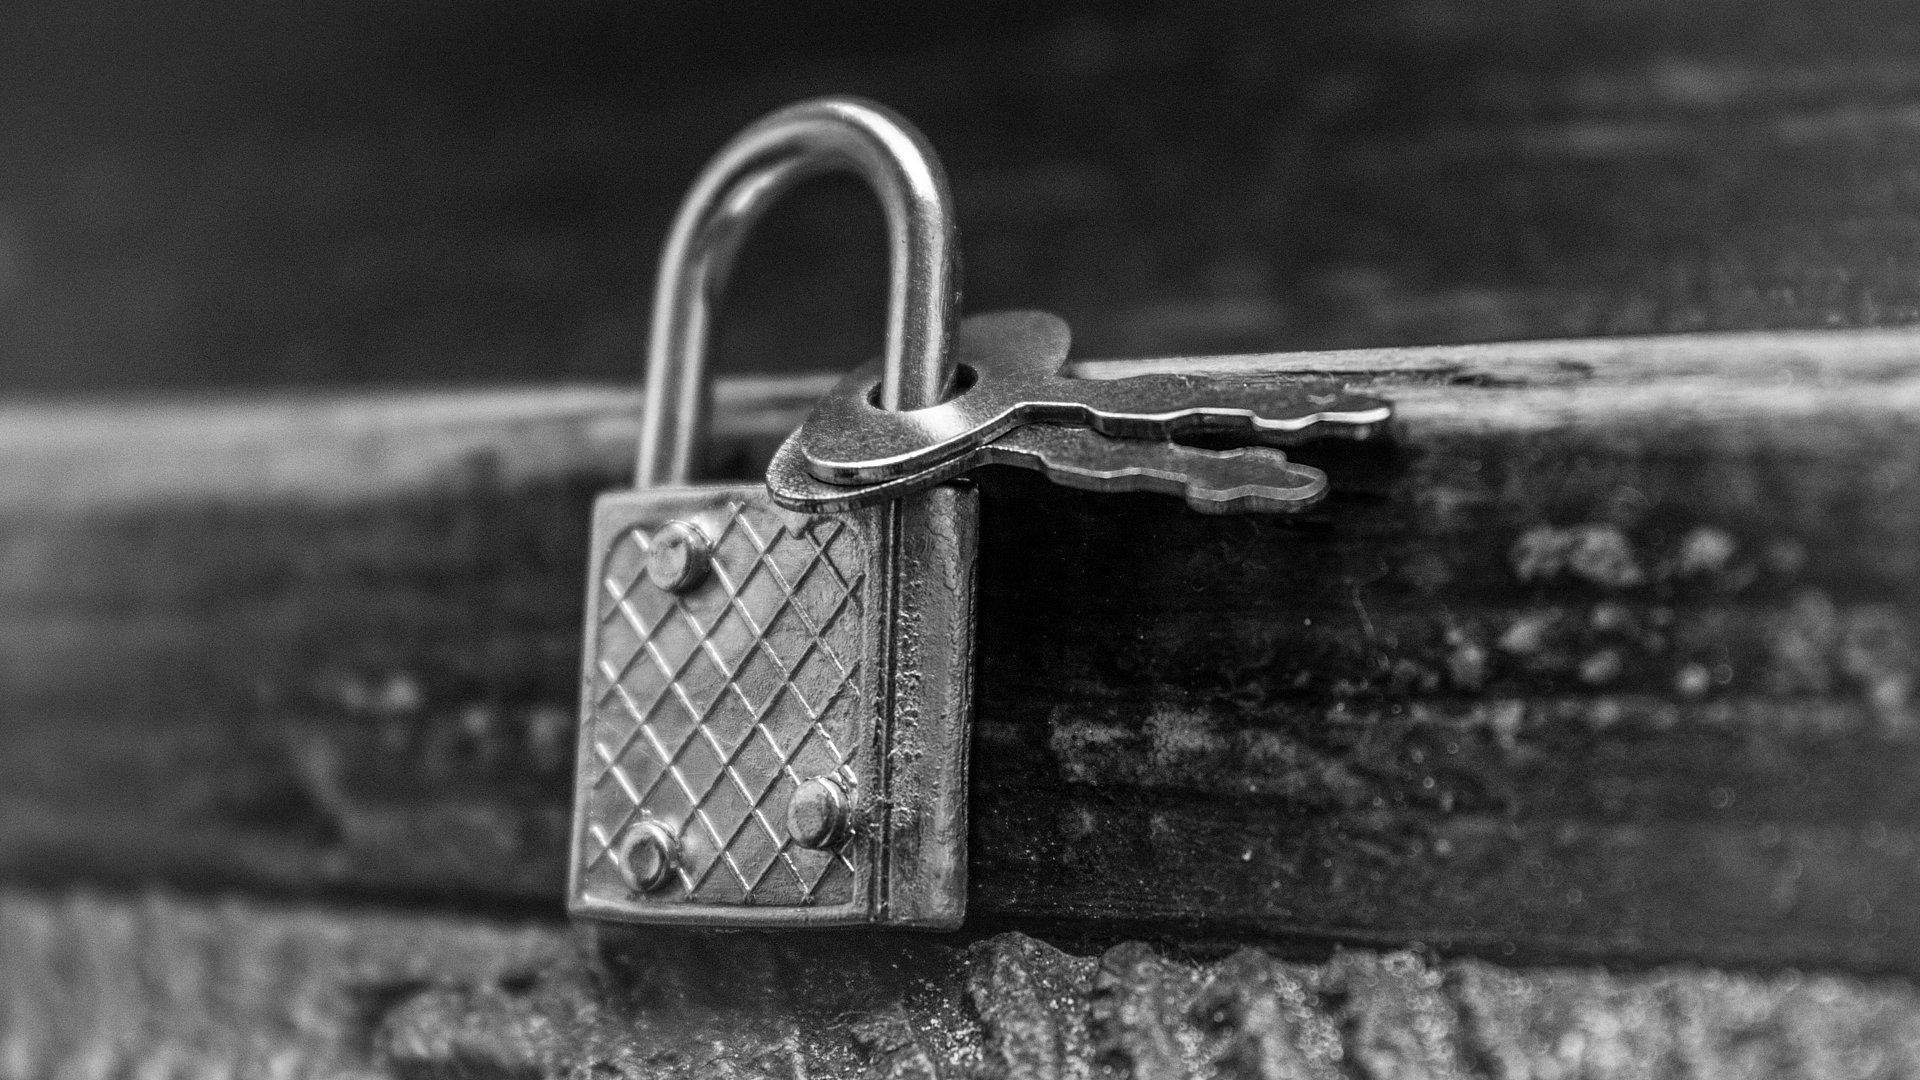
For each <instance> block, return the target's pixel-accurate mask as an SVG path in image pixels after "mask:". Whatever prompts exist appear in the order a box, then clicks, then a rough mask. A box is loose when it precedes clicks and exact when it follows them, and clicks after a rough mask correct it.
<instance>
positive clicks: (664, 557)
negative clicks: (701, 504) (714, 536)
mask: <svg viewBox="0 0 1920 1080" xmlns="http://www.w3.org/2000/svg"><path fill="white" fill-rule="evenodd" d="M712 563H713V544H712V542H711V541H709V540H708V539H707V534H706V533H703V532H701V531H700V528H699V526H697V525H694V524H693V523H691V522H686V521H669V522H667V523H666V524H665V525H663V526H661V527H660V531H659V532H657V533H654V534H653V543H652V546H651V547H650V548H649V549H648V550H647V577H649V578H651V579H652V580H653V583H654V584H655V585H658V586H660V587H661V588H663V589H665V590H667V591H668V592H686V591H687V590H688V589H691V588H693V587H694V586H695V585H698V584H700V583H701V582H702V581H704V580H706V577H707V568H708V567H709V566H711V565H712Z"/></svg>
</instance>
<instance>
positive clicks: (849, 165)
mask: <svg viewBox="0 0 1920 1080" xmlns="http://www.w3.org/2000/svg"><path fill="white" fill-rule="evenodd" d="M840 169H848V170H851V171H853V172H855V173H857V174H859V175H860V176H861V177H862V178H863V179H865V180H866V181H867V183H868V184H869V185H871V186H872V187H873V189H874V191H875V193H876V194H877V195H879V197H880V205H881V208H882V209H883V210H884V211H885V212H886V219H887V235H888V240H889V244H888V247H889V250H890V256H891V264H892V265H891V275H892V283H891V287H890V288H889V290H888V296H887V338H886V342H887V343H886V354H885V368H884V376H883V378H882V381H881V384H880V403H881V405H882V406H883V407H885V408H888V409H917V408H924V407H926V406H928V405H935V404H938V403H939V402H940V400H941V399H942V398H943V397H944V396H945V394H946V391H947V388H948V386H949V385H950V384H951V382H952V380H953V371H954V367H953V354H952V349H951V344H952V339H953V324H954V322H955V318H954V313H955V311H956V309H957V308H958V307H959V306H960V304H959V287H960V285H959V281H960V274H959V265H958V257H959V244H958V242H957V240H956V238H955V231H956V230H955V225H954V215H953V200H952V196H951V195H949V194H948V191H947V177H946V173H945V171H944V170H942V169H941V167H940V161H939V159H938V158H937V157H935V156H934V152H933V148H932V147H931V146H929V145H928V144H927V141H926V138H925V136H923V135H921V134H920V132H919V131H917V130H915V129H914V127H913V125H911V124H909V123H907V121H906V120H905V119H903V118H901V117H900V116H899V115H898V114H897V113H895V112H893V111H892V110H891V109H888V108H886V107H885V106H883V105H878V104H875V103H873V102H870V101H864V100H861V99H859V98H850V97H827V98H816V99H813V100H810V101H803V102H800V103H798V104H795V105H789V106H787V107H786V108H784V109H780V110H779V111H777V112H774V113H771V114H769V115H767V116H765V117H762V118H761V119H760V120H758V121H756V122H755V123H754V124H752V125H751V126H750V127H748V128H747V129H746V130H744V131H742V132H741V133H740V134H739V135H737V136H735V137H734V139H733V141H732V142H729V143H728V144H727V145H726V146H724V147H722V148H721V150H720V152H719V153H718V154H716V155H714V158H713V160H712V161H711V162H709V163H708V164H707V167H706V169H705V171H703V172H702V173H701V174H700V177H699V179H698V180H697V181H695V183H694V185H693V189H692V190H691V191H689V192H688V193H687V197H686V200H685V201H684V202H682V203H681V204H680V212H679V214H678V216H676V217H675V219H674V222H673V230H672V231H671V232H670V233H668V235H667V243H666V247H665V248H664V249H663V250H662V251H661V253H660V273H659V278H658V280H657V281H656V282H655V284H654V292H653V327H652V331H651V334H650V337H649V338H648V343H647V393H646V405H645V409H644V411H643V413H642V418H641V427H640V460H639V465H638V468H637V472H636V475H635V477H634V481H635V485H636V486H638V487H643V488H645V487H657V486H661V485H666V484H684V483H686V482H688V480H689V479H691V477H692V476H693V474H694V471H695V463H696V461H697V460H698V457H699V454H700V452H701V446H702V444H703V443H704V441H705V438H704V437H705V434H706V430H705V429H706V426H707V416H708V411H709V410H708V406H709V402H710V399H711V394H710V388H709V385H708V379H707V353H708V346H709V343H710V341H711V337H712V330H713V326H712V323H713V316H714V313H715V311H716V310H717V309H718V308H719V301H720V297H721V295H722V292H723V290H724V289H725V287H726V283H727V277H728V273H729V271H731V270H732V268H733V261H734V257H735V256H736V255H738V254H739V252H740V247H741V244H742V242H743V241H744V240H745V239H746V237H747V234H748V232H749V231H750V230H751V229H752V228H753V225H754V223H755V222H757V221H758V220H759V218H760V215H761V214H763V213H765V212H766V210H767V208H768V207H769V206H770V205H772V203H773V202H774V200H775V199H777V198H778V197H779V196H780V195H781V194H782V193H784V192H785V191H786V190H787V189H788V188H790V187H792V186H793V185H794V184H796V183H798V182H800V181H801V180H804V179H806V178H807V177H810V176H814V175H817V174H819V173H823V172H830V171H835V170H840Z"/></svg>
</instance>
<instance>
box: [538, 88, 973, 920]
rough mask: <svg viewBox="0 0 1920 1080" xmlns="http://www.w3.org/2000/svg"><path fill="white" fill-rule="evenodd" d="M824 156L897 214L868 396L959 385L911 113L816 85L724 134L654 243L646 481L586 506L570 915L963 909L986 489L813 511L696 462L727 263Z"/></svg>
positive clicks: (723, 916)
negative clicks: (880, 347) (882, 335)
mask: <svg viewBox="0 0 1920 1080" xmlns="http://www.w3.org/2000/svg"><path fill="white" fill-rule="evenodd" d="M836 168H850V169H852V170H853V171H854V172H856V173H858V174H859V175H860V176H862V177H863V178H864V179H866V180H867V181H868V182H869V183H870V184H871V185H872V186H873V187H874V189H875V190H876V192H877V193H878V194H879V196H880V201H881V205H882V207H883V209H884V210H885V213H886V219H887V223H888V232H889V237H890V240H891V250H892V285H891V290H890V297H889V304H888V322H887V347H886V355H885V359H884V363H883V369H884V370H883V375H882V379H881V395H880V400H881V403H882V404H883V405H885V406H886V407H889V408H895V409H899V408H919V407H924V406H928V405H932V404H936V403H937V402H938V401H939V400H940V398H941V396H942V394H943V392H944V391H945V389H946V387H947V386H948V385H949V384H950V383H951V382H952V376H953V370H954V368H953V360H952V357H951V355H950V340H951V337H952V322H953V310H954V308H955V307H956V306H957V303H958V299H957V296H956V289H955V282H956V279H957V274H956V272H955V256H954V252H955V250H956V245H955V241H954V236H953V214H952V208H951V205H950V200H949V197H948V195H947V190H946V181H945V178H944V176H943V174H942V173H941V170H940V167H939V164H938V162H937V161H935V160H934V158H933V155H932V152H931V151H930V150H929V149H928V148H927V146H926V144H925V141H924V140H923V139H922V138H921V137H920V135H919V134H918V133H917V132H915V131H914V130H913V129H912V128H911V127H909V126H908V125H907V124H906V123H905V122H904V121H902V120H901V119H900V118H899V117H897V116H895V115H894V114H892V113H891V112H888V111H887V110H885V109H883V108H880V107H879V106H876V105H872V104H870V103H867V102H862V101H857V100H850V99H825V100H820V101H813V102H806V103H803V104H801V105H797V106H793V107H791V108H788V109H783V110H781V111H779V112H777V113H774V114H773V115H771V116H768V117H767V118H765V119H763V120H761V121H760V122H758V123H756V124H754V125H753V126H752V127H750V128H748V129H747V130H746V131H745V132H743V133H741V135H739V136H738V137H736V138H735V139H734V140H733V141H732V142H731V143H729V144H728V145H727V146H726V147H725V148H723V149H722V150H721V151H720V153H719V154H718V155H717V156H716V157H715V158H714V160H713V162H712V163H711V164H710V165H709V166H708V168H707V170H706V171H705V172H704V173H703V174H702V175H701V177H700V179H699V180H698V181H697V182H696V183H695V185H694V187H693V189H692V191H691V192H690V193H689V195H688V196H687V199H686V201H685V202H684V203H683V204H682V206H681V209H680V212H679V215H678V217H677V218H676V219H675V223H674V226H673V229H672V232H671V233H670V235H669V238H668V241H667V244H666V248H665V250H664V252H663V254H662V256H661V264H660V277H659V282H658V284H657V286H656V289H655V293H654V322H653V327H652V332H651V337H650V340H649V358H648V368H647V370H648V376H647V382H648V385H647V396H646V407H645V410H644V414H643V417H642V424H641V440H640V452H639V459H638V467H637V476H636V483H635V487H634V489H633V490H630V491H615V492H608V493H606V494H604V495H602V496H601V497H600V499H599V500H598V501H597V502H596V504H595V507H594V523H593V541H592V543H593V550H592V563H591V572H590V575H589V580H588V597H587V620H586V624H587V625H586V649H585V656H584V665H583V672H582V676H583V677H582V704H581V729H580V749H579V758H578V766H577V769H576V773H575V805H574V832H573V840H572V852H571V870H570V873H569V884H568V903H569V907H570V908H571V910H573V911H574V912H575V913H577V914H583V915H592V916H597V917H601V918H611V919H622V920H630V921H642V922H678V923H691V924H704V925H728V926H781V925H818V924H831V923H887V924H893V925H902V926H916V927H925V928H943V927H952V926H955V925H958V923H959V922H960V919H961V916H962V914H963V912H964V909H965V901H966V836H967V828H966V783H967V769H966V764H967V738H968V722H969V707H970V697H971V689H972V688H971V682H972V649H973V573H974V549H975V539H976V522H977V517H978V509H977V507H978V503H977V500H976V498H975V495H974V493H973V491H972V490H971V489H970V488H964V487H957V486H951V485H949V486H945V487H937V488H933V489H931V490H928V491H925V492H922V493H919V494H915V495H913V496H911V497H909V498H905V499H900V500H896V501H893V502H889V503H887V504H886V505H884V506H874V507H871V508H865V509H861V510H858V511H855V512H852V513H847V514H839V515H833V516H807V515H803V514H795V513H793V512H790V511H786V510H782V509H780V508H779V507H778V506H776V505H775V504H774V503H773V501H772V499H771V497H770V496H769V494H768V492H767V489H766V486H765V484H763V483H760V482H754V483H752V484H737V483H736V484H703V485H693V484H690V483H689V480H690V479H691V478H692V477H693V476H694V475H695V474H696V473H697V471H698V470H697V464H698V460H699V456H700V451H701V444H702V435H703V433H704V429H705V427H706V417H707V402H708V387H707V378H706V353H707V345H708V341H709V339H710V337H711V332H712V315H713V311H714V307H715V305H717V303H718V301H719V293H720V287H721V285H722V284H723V283H724V281H725V279H726V276H727V271H728V269H729V267H730V266H731V264H732V261H733V258H734V256H735V254H736V253H737V252H738V250H739V248H740V245H741V243H742V242H743V241H744V239H745V238H746V234H747V232H748V231H749V230H750V229H751V227H752V225H753V223H754V222H755V221H756V220H757V219H758V218H759V216H760V214H761V213H762V212H763V211H764V210H765V209H766V208H767V206H768V205H769V204H770V203H771V202H772V201H773V199H774V198H775V197H776V196H777V195H779V194H780V193H781V192H783V191H785V190H786V189H787V188H788V187H789V186H791V185H792V184H794V183H795V182H797V181H799V180H801V179H803V178H805V177H808V176H811V175H814V174H816V173H819V172H822V171H825V170H828V169H836ZM908 672H910V673H911V674H912V677H911V678H905V677H900V678H896V673H908ZM856 793H857V797H856ZM856 803H859V804H865V805H870V806H871V807H872V808H873V809H874V811H875V812H874V813H871V814H869V813H867V812H866V810H864V809H861V807H860V806H857V805H856ZM856 816H858V817H859V819H860V820H861V821H863V822H864V821H874V822H880V823H883V824H882V825H880V826H879V827H872V828H868V827H860V828H855V827H854V820H855V817H856Z"/></svg>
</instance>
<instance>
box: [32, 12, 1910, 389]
mask: <svg viewBox="0 0 1920 1080" xmlns="http://www.w3.org/2000/svg"><path fill="white" fill-rule="evenodd" d="M8 12H9V13H8V14H7V15H6V16H5V17H4V24H0V25H4V27H5V28H4V32H0V101H4V102H5V105H4V108H3V109H0V390H5V391H11V392H20V391H30V392H34V393H37V394H42V393H58V394H68V393H74V392H100V391H112V392H128V391H139V392H144V391H149V390H155V389H165V390H177V391H188V390H193V391H198V390H203V389H205V388H213V387H275V386H290V385H338V384H363V383H391V382H429V383H456V382H499V381H516V382H553V381H558V380H598V381H607V380H629V379H637V377H638V370H639V356H640V351H641V347H642V342H643V338H644V331H645V325H646V320H647V311H646V297H647V295H648V290H649V285H650V281H651V277H652V272H653V260H654V258H655V254H656V251H657V246H658V243H659V239H660V236H661V234H662V232H663V230H664V227H665V223H666V221H667V219H668V217H669V215H670V214H671V212H672V209H673V206H674V204H675V202H676V200H677V199H678V198H679V195H680V193H681V192H682V191H683V190H684V188H685V186H686V185H687V184H688V182H689V181H690V179H691V178H692V176H693V174H694V173H695V171H696V170H697V169H698V168H699V166H700V164H701V163H702V161H704V159H705V158H706V156H707V155H708V154H709V153H711V152H712V150H714V149H715V148H716V147H717V146H718V145H719V144H720V143H721V142H723V141H724V140H725V139H726V138H727V137H728V136H729V135H730V134H731V133H732V132H733V131H734V130H736V129H737V128H738V127H739V126H740V125H742V124H744V123H746V122H747V121H749V120H751V119H752V118H754V117H755V116H757V115H759V114H761V113H763V112H765V111H767V110H769V109H772V108H774V107H777V106H779V105H781V104H784V103H786V102H789V101H792V100H795V99H798V98H802V97H806V96H809V95H814V94H820V93H827V92H852V93H859V94H865V95H868V96H871V97H874V98H877V99H879V100H881V101H884V102H886V103H888V104H891V105H893V106H894V107H896V108H898V109H899V110H901V111H902V112H904V113H905V114H906V115H908V116H909V117H910V118H911V119H913V120H914V121H915V122H916V123H918V124H919V125H920V126H922V127H923V128H924V129H925V130H926V132H927V133H928V134H929V136H930V137H931V138H932V140H933V141H934V143H935V145H936V146H937V147H938V148H939V149H940V151H941V153H942V155H943V156H944V158H945V161H946V164H947V167H948V169H949V172H950V174H951V176H952V180H953V185H954V191H955V196H956V199H957V202H958V205H959V211H960V215H961V223H962V232H963V244H964V252H965V259H966V306H967V308H968V309H969V310H983V309H988V308H993V307H1004V306H1015V305H1018V306H1036V307H1045V308H1049V309H1052V310H1055V311H1057V312H1059V313H1061V314H1063V315H1065V316H1066V317H1067V318H1068V319H1069V320H1070V321H1071V322H1072V323H1073V324H1074V326H1075V329H1076V334H1077V338H1078V345H1077V348H1076V351H1077V352H1078V353H1080V354H1081V355H1113V354H1127V353H1156V352H1158V353H1164V352H1175V351H1226V350H1254V349H1276V348H1289V347H1302V346H1345V345H1369V344H1388V343H1416V342H1442V341H1467V340H1477V339H1495V338H1514V337H1536V336H1554V335H1588V334H1616V333H1632V332H1644V331H1661V330H1688V329H1708V328H1742V327H1763V326H1823V325H1836V324H1849V325H1861V324H1875V323H1878V324H1887V323H1902V322H1907V321H1911V320H1912V319H1914V318H1915V316H1916V313H1917V312H1920V285H1917V284H1916V277H1915V272H1916V270H1920V266H1917V265H1916V263H1920V258H1916V239H1920V228H1916V222H1917V221H1920V218H1917V217H1916V209H1917V208H1920V170H1917V169H1916V164H1915V163H1916V161H1920V154H1917V153H1916V152H1917V151H1920V34H1917V33H1916V29H1917V28H1920V16H1917V15H1915V14H1913V13H1911V11H1910V10H1909V8H1908V6H1906V5H1900V4H1866V3H1863V4H1853V5H1846V6H1844V7H1839V6H1832V5H1815V4H1811V3H1805V2H1781V0H1772V2H1763V3H1752V4H1736V3H1729V2H1714V0H1703V2H1697V3H1683V4H1674V3H1666V2H1653V0H1611V2H1610V0H1575V2H1572V3H1561V4H1554V3H1539V2H1521V0H1479V2H1475V0H1419V2H1413V0H1399V2H1381V0H1375V2H1356V3H1339V4H1325V3H1290V4H1289V3H1283V4H1255V3H1236V2H1231V0H1203V2H1199V3H1183V4H1177V5H1176V4H1164V5H1149V4H1131V5H1114V6H1102V7H1094V6H1091V5H1084V4H1075V3H1057V2H1038V3H1024V4H1015V3H1002V4H989V5H976V6H971V7H966V8H964V9H961V8H955V7H946V6H940V7H934V6H929V7H925V8H914V7H908V6H903V5H897V4H893V3H881V2H873V3H860V2H840V3H828V4H820V5H755V4H733V3H727V4H721V3H711V2H696V3H686V4H678V5H653V4H644V3H635V2H631V0H618V2H616V0H559V2H554V3H539V4H535V3H525V2H519V3H504V2H492V0H489V2H477V3H470V4H418V5H415V4H406V5H398V4H390V3H385V2H374V0H317V2H308V3H296V4H281V5H276V4H254V3H243V2H240V0H173V2H167V3H135V2H130V0H86V2H81V3H55V2H52V0H30V2H28V3H24V4H15V5H11V6H10V7H9V8H8ZM881 237H882V233H881V225H880V218H879V214H878V212H877V210H876V209H875V208H874V207H873V206H872V204H871V202H870V200H869V198H868V197H867V196H866V194H865V193H864V192H863V191H862V190H860V189H859V188H858V187H857V186H856V185H854V184H853V183H852V182H851V181H844V180H841V181H835V180H826V181H822V182H820V183H818V184H817V185H813V186H811V187H809V188H808V189H804V190H803V191H802V192H799V193H796V195H795V196H794V197H792V199H791V200H790V201H789V203H788V204H787V205H786V206H784V207H783V208H782V209H780V210H779V211H776V213H775V214H774V215H773V216H772V217H771V218H770V219H769V220H768V223H767V224H766V225H765V226H764V227H763V231H762V235H760V236H759V237H757V238H756V242H755V245H754V247H753V248H752V249H751V250H750V252H749V255H748V258H747V262H746V265H745V266H744V268H743V271H742V274H741V276H740V277H739V279H738V280H737V283H736V286H735V290H734V296H735V297H736V302H735V303H734V304H733V305H732V307H733V310H732V312H731V314H730V316H729V318H728V320H727V322H726V329H725V333H724V338H725V340H724V343H723V345H724V347H723V358H722V367H723V369H732V370H745V369H760V370H767V369H780V368H786V369H794V368H819V367H837V366H843V365H845V364H848V363H851V362H852V361H854V360H856V359H858V358H859V357H861V356H863V355H865V354H867V353H869V352H871V351H872V350H873V349H874V348H876V347H877V344H878V339H879V324H880V305H881V297H882V288H883V269H882V267H881V265H880V259H881Z"/></svg>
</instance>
